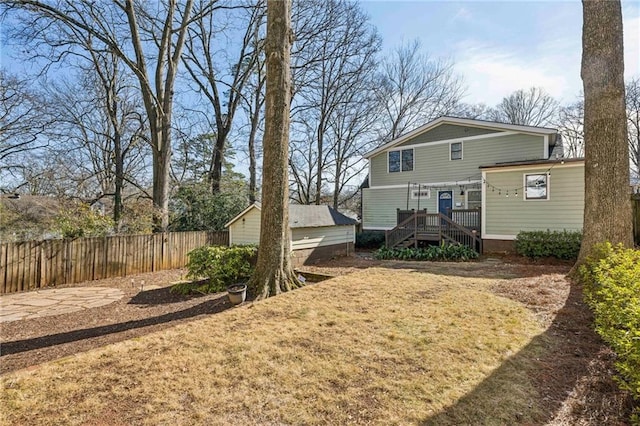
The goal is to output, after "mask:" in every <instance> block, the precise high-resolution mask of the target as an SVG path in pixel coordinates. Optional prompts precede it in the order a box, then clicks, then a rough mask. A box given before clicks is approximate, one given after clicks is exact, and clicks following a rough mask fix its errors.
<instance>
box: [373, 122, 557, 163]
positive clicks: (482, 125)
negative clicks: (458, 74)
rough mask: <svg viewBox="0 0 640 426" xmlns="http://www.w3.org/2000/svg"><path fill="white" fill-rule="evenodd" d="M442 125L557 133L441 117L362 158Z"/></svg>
mask: <svg viewBox="0 0 640 426" xmlns="http://www.w3.org/2000/svg"><path fill="white" fill-rule="evenodd" d="M442 124H453V125H459V126H470V127H480V128H483V129H495V130H501V131H505V132H518V133H526V134H531V135H541V136H544V135H553V134H555V133H558V130H557V129H552V128H549V127H536V126H522V125H519V124H507V123H498V122H496V121H486V120H477V119H470V118H458V117H448V116H443V117H439V118H436V119H435V120H433V121H430V122H428V123H427V124H425V125H423V126H420V127H418V128H417V129H414V130H412V131H410V132H409V133H405V134H404V135H402V136H399V137H397V138H396V139H394V140H392V141H391V142H388V143H386V144H384V145H382V146H380V147H378V148H376V149H374V150H373V151H369V152H368V153H366V154H365V155H364V158H371V157H373V156H374V155H376V154H378V153H380V152H382V151H385V150H387V149H389V148H393V147H394V146H397V145H400V144H401V143H403V142H406V141H407V140H409V139H411V138H413V137H416V136H418V135H420V134H422V133H425V132H428V131H429V130H432V129H434V128H435V127H438V126H440V125H442ZM549 142H550V143H551V144H553V143H555V140H553V141H549Z"/></svg>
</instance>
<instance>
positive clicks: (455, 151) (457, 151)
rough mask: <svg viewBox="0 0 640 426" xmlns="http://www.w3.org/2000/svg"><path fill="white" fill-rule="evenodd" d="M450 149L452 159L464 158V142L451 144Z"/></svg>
mask: <svg viewBox="0 0 640 426" xmlns="http://www.w3.org/2000/svg"><path fill="white" fill-rule="evenodd" d="M449 151H450V157H449V158H450V159H451V160H462V142H453V143H451V144H449Z"/></svg>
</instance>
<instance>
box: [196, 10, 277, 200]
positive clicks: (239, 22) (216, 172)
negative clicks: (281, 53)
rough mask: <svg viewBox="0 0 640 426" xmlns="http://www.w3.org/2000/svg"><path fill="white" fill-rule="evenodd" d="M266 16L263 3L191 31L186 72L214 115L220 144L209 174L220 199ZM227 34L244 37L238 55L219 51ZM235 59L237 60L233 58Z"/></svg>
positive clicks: (212, 17)
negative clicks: (232, 138)
mask: <svg viewBox="0 0 640 426" xmlns="http://www.w3.org/2000/svg"><path fill="white" fill-rule="evenodd" d="M264 12H265V11H264V4H263V0H258V1H257V3H255V4H248V5H246V7H243V8H240V9H238V10H224V11H221V12H220V13H221V14H223V16H221V17H218V16H217V14H214V13H208V14H205V15H202V16H201V17H199V19H197V20H196V22H195V23H194V25H192V27H191V28H190V30H189V34H188V38H187V42H186V46H185V62H184V63H185V68H186V69H187V71H188V73H189V75H190V77H191V79H192V81H193V83H194V84H195V87H196V90H197V91H198V92H199V93H200V94H202V95H203V96H204V97H205V99H206V100H207V102H208V103H209V104H210V105H211V107H212V108H213V112H214V119H213V123H212V129H211V131H212V134H213V135H214V136H215V142H214V149H213V150H212V156H211V159H210V165H209V171H208V174H207V180H208V181H209V184H210V185H211V191H212V193H214V194H215V193H218V192H219V191H220V179H221V175H222V164H223V162H224V151H225V148H226V145H227V139H228V136H229V133H230V132H231V130H232V127H233V123H234V119H235V116H236V112H237V110H238V107H239V106H240V103H241V101H242V96H243V90H244V87H245V85H246V84H247V82H248V81H249V78H250V76H251V75H252V73H253V72H254V69H255V67H256V66H257V65H258V58H259V55H260V50H261V49H262V46H261V41H260V39H259V38H258V37H257V34H258V32H259V29H260V26H261V25H263V21H264ZM231 14H232V15H231ZM231 21H233V22H234V23H235V25H234V26H233V27H231V28H225V27H224V25H225V23H227V22H231ZM237 26H238V27H240V29H239V30H238V29H237V28H236V27H237ZM217 28H218V29H217ZM219 28H222V29H219ZM225 30H226V31H227V32H229V33H231V35H238V36H240V37H239V39H240V40H241V41H240V43H239V47H238V49H237V52H233V53H231V50H232V46H231V45H226V46H224V47H223V48H222V51H217V50H216V45H220V44H221V42H220V39H223V38H224V36H225V34H224V32H225ZM235 33H237V34H235ZM226 36H227V37H229V35H226ZM234 43H235V42H234ZM233 54H235V56H234V57H231V56H232V55H233ZM219 62H222V63H219Z"/></svg>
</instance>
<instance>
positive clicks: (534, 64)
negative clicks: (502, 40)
mask: <svg viewBox="0 0 640 426" xmlns="http://www.w3.org/2000/svg"><path fill="white" fill-rule="evenodd" d="M457 50H458V52H460V53H459V54H458V55H456V56H457V58H456V59H457V62H456V68H457V70H458V72H460V73H462V74H464V75H465V77H466V78H465V81H466V83H467V85H468V91H467V93H468V94H469V96H468V99H467V102H471V103H485V104H487V105H495V104H497V103H498V102H500V101H501V100H502V98H503V97H505V96H508V95H509V94H511V93H512V92H514V91H516V90H518V89H528V88H529V87H542V88H543V89H544V90H545V91H547V92H548V93H549V94H551V95H552V96H554V97H556V98H560V99H562V98H566V99H571V98H573V96H575V95H576V94H577V92H578V91H579V90H580V87H579V86H580V76H579V68H577V69H576V70H575V71H574V72H571V71H570V69H571V68H572V67H571V66H570V64H569V63H567V62H571V61H570V60H568V58H564V57H562V55H558V54H556V52H551V51H547V52H546V53H545V54H542V55H536V54H535V53H533V52H530V53H529V54H523V53H522V52H517V51H515V50H509V49H505V48H502V47H496V46H489V45H473V43H472V44H467V46H466V47H462V48H461V47H459V48H458V49H457ZM565 56H567V55H565ZM573 68H575V66H574V67H573ZM568 71H569V72H568ZM572 74H575V75H576V78H574V79H572V78H571V75H572Z"/></svg>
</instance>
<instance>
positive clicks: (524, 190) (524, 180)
mask: <svg viewBox="0 0 640 426" xmlns="http://www.w3.org/2000/svg"><path fill="white" fill-rule="evenodd" d="M531 175H546V176H547V197H546V198H527V176H531ZM522 200H523V201H526V202H536V201H549V200H551V174H550V173H545V172H540V173H523V174H522Z"/></svg>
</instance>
